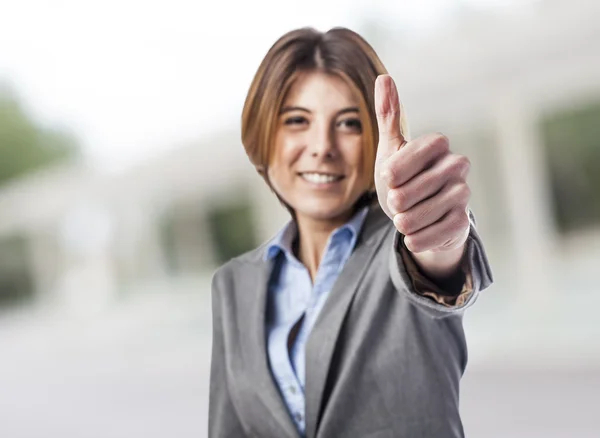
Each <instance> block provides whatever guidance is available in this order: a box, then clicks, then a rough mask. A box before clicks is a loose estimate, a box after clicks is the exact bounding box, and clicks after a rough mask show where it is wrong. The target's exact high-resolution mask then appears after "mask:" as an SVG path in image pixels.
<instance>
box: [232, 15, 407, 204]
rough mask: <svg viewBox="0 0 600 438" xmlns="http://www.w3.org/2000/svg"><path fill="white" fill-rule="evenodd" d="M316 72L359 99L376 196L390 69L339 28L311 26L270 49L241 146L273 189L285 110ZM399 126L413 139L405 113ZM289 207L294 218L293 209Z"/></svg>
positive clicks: (250, 99) (253, 90)
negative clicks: (378, 84)
mask: <svg viewBox="0 0 600 438" xmlns="http://www.w3.org/2000/svg"><path fill="white" fill-rule="evenodd" d="M313 71H320V72H325V73H327V74H331V75H335V76H338V77H340V78H341V79H342V80H344V81H345V83H346V84H347V85H348V86H349V87H350V89H351V90H352V91H353V92H354V93H355V96H356V97H357V98H358V101H359V114H360V118H361V123H362V125H363V148H364V149H363V160H362V161H363V166H365V167H364V168H363V171H364V172H366V175H367V178H368V181H370V187H369V188H368V189H367V190H368V192H373V190H374V187H375V184H374V178H373V176H374V175H373V170H374V166H375V156H376V152H377V144H378V141H379V135H378V129H377V119H376V115H375V102H374V100H375V99H374V87H375V80H376V79H377V76H379V75H381V74H386V73H387V70H386V68H385V67H384V65H383V63H382V62H381V60H380V59H379V57H378V56H377V54H376V53H375V50H373V48H372V47H371V46H370V45H369V43H367V41H365V39H364V38H362V37H361V36H360V35H359V34H357V33H356V32H354V31H352V30H350V29H346V28H341V27H336V28H333V29H330V30H329V31H327V32H319V31H317V30H315V29H313V28H308V27H307V28H300V29H296V30H292V31H290V32H288V33H286V34H285V35H283V36H282V37H281V38H279V40H277V41H276V42H275V44H273V46H272V47H271V48H270V49H269V51H268V52H267V54H266V56H265V57H264V59H263V60H262V62H261V64H260V66H259V68H258V71H257V72H256V74H255V76H254V79H253V80H252V84H251V85H250V89H249V91H248V95H247V96H246V101H245V103H244V109H243V112H242V144H243V145H244V148H245V150H246V153H247V154H248V157H249V159H250V162H251V163H252V164H253V165H254V166H255V167H256V170H257V171H258V172H259V173H260V175H261V176H262V177H263V178H264V179H265V181H266V182H267V184H268V185H269V187H271V189H272V190H273V188H272V186H271V184H270V182H269V180H268V173H267V169H268V166H269V164H270V162H271V159H272V157H273V155H274V154H273V152H274V137H275V133H276V127H277V124H276V121H277V118H278V115H279V112H280V110H281V106H282V105H283V101H284V100H285V98H286V95H287V93H288V91H289V90H290V87H291V86H292V84H293V83H294V81H295V80H296V79H297V78H298V77H299V76H300V75H301V74H303V73H308V72H313ZM400 124H401V132H402V133H404V134H406V136H405V138H408V124H407V121H406V117H405V112H404V111H401V122H400ZM275 194H276V195H277V196H278V197H279V195H278V194H277V193H275ZM279 199H280V201H282V200H281V198H279ZM282 202H283V201H282ZM283 204H284V205H286V204H285V202H283ZM286 207H287V208H288V210H290V212H291V213H292V215H293V212H292V211H291V209H290V207H289V206H287V205H286Z"/></svg>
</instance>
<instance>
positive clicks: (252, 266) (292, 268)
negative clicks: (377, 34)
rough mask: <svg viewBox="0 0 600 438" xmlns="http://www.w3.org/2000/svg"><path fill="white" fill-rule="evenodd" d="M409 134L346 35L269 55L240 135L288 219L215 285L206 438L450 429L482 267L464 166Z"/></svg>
mask: <svg viewBox="0 0 600 438" xmlns="http://www.w3.org/2000/svg"><path fill="white" fill-rule="evenodd" d="M407 128H408V127H407V123H406V117H405V114H404V111H403V110H402V106H401V103H400V101H399V99H398V96H397V92H396V89H395V85H394V84H393V82H392V81H391V78H390V77H389V76H387V75H386V70H385V68H384V66H383V64H382V63H381V61H380V60H379V58H378V57H377V54H376V53H375V52H374V51H373V49H372V48H371V47H370V46H369V44H367V42H366V41H365V40H364V39H363V38H362V37H360V36H359V35H358V34H356V33H354V32H352V31H350V30H348V29H341V28H336V29H332V30H330V31H328V32H326V33H321V32H318V31H316V30H313V29H308V28H305V29H299V30H295V31H292V32H289V33H288V34H286V35H284V36H283V37H281V39H279V40H278V41H277V42H276V43H275V44H274V45H273V47H272V48H271V49H270V50H269V52H268V53H267V55H266V57H265V58H264V60H263V62H262V63H261V65H260V67H259V69H258V72H257V73H256V76H255V78H254V80H253V82H252V85H251V87H250V90H249V92H248V96H247V99H246V103H245V106H244V111H243V117H242V142H243V144H244V147H245V149H246V152H247V154H248V157H249V158H250V161H251V162H252V163H253V164H254V166H255V167H256V169H257V171H258V172H259V173H260V175H261V176H262V177H263V178H264V180H265V181H266V183H267V184H268V185H269V187H270V188H271V190H272V191H273V192H274V193H275V195H276V196H277V197H278V198H279V200H280V201H281V202H282V204H283V205H284V206H285V207H286V208H287V210H288V211H289V212H290V215H291V220H290V222H289V223H288V224H287V225H286V226H285V227H284V228H283V229H282V230H281V232H280V233H279V234H277V235H276V236H275V237H274V238H273V239H272V240H270V241H269V242H267V243H266V244H264V245H262V246H260V247H259V248H257V249H255V250H252V251H250V252H248V253H245V254H243V255H241V256H239V257H236V258H234V259H233V260H230V261H229V262H227V263H225V265H224V266H222V267H221V268H220V269H219V270H218V272H217V273H216V274H215V276H214V277H213V285H212V300H213V352H212V365H211V382H210V412H209V436H210V437H215V438H216V437H219V438H223V437H225V438H228V437H231V438H234V437H236V438H238V437H246V436H248V437H250V436H253V437H266V438H268V437H298V436H300V437H304V436H306V437H311V438H312V437H323V438H326V437H347V438H352V437H375V436H377V437H422V436H423V437H425V436H426V437H428V438H429V437H430V438H442V437H443V438H448V437H452V438H455V437H461V436H463V432H462V425H461V421H460V416H459V413H458V383H459V380H460V377H461V376H462V374H463V372H464V369H465V366H466V357H467V354H466V344H465V339H464V332H463V328H462V319H461V315H462V311H463V310H464V309H465V308H467V307H468V306H469V305H471V304H472V303H473V302H474V301H475V299H476V297H477V294H478V293H479V291H480V290H482V289H484V288H485V287H487V286H488V285H489V284H490V283H491V273H490V270H489V266H488V264H487V258H486V256H485V252H484V250H483V246H482V244H481V242H480V239H479V237H478V235H477V232H476V231H475V228H474V225H473V222H472V221H470V220H469V216H468V209H467V208H466V203H467V201H468V194H469V190H468V187H467V186H466V183H465V178H466V174H467V171H468V161H466V159H465V158H464V157H460V156H457V155H455V154H452V153H450V151H449V149H448V141H447V139H446V138H445V137H443V136H441V135H439V134H436V135H429V136H425V137H423V138H419V139H416V140H415V141H409V135H408V129H407ZM408 242H410V244H411V246H414V247H417V248H419V252H418V253H417V251H414V252H411V250H409V249H408V246H407V245H408Z"/></svg>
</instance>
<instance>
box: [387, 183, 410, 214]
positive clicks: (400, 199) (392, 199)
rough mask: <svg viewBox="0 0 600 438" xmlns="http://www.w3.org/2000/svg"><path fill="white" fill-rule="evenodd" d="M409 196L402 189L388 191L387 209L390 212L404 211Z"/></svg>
mask: <svg viewBox="0 0 600 438" xmlns="http://www.w3.org/2000/svg"><path fill="white" fill-rule="evenodd" d="M408 199H409V195H408V193H407V192H406V190H405V189H403V188H397V189H392V190H390V192H389V194H388V207H389V208H390V210H392V211H394V212H396V213H400V212H402V211H404V210H406V207H407V205H408Z"/></svg>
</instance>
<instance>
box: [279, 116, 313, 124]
mask: <svg viewBox="0 0 600 438" xmlns="http://www.w3.org/2000/svg"><path fill="white" fill-rule="evenodd" d="M307 122H308V120H306V118H305V117H301V116H296V117H288V118H287V119H285V121H284V123H285V124H286V125H301V124H303V123H307Z"/></svg>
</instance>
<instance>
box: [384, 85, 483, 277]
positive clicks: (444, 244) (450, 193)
mask: <svg viewBox="0 0 600 438" xmlns="http://www.w3.org/2000/svg"><path fill="white" fill-rule="evenodd" d="M375 108H376V113H377V124H378V127H379V145H378V148H377V157H376V160H375V186H376V189H377V196H378V199H379V204H380V205H381V207H382V208H383V210H384V211H385V213H386V214H387V215H388V216H389V217H390V219H392V220H393V222H394V225H395V226H396V228H397V229H398V231H399V232H400V233H402V234H404V235H405V238H404V243H405V245H406V247H407V248H408V249H409V250H410V251H411V252H412V253H414V254H415V255H417V254H420V253H427V252H433V253H436V252H442V251H444V252H446V251H447V252H448V253H447V254H446V257H443V256H441V255H439V256H437V257H436V256H431V257H427V256H426V254H423V256H422V257H420V258H419V257H416V259H417V260H419V259H420V261H421V262H422V263H423V264H425V265H427V264H428V263H429V264H430V265H431V266H430V267H431V268H432V270H433V271H434V272H436V273H438V274H440V275H445V274H448V272H451V269H453V268H454V267H456V265H457V263H458V261H459V260H460V257H461V255H462V250H463V248H464V245H465V242H466V240H467V237H468V235H469V229H470V222H469V216H468V207H467V205H468V202H469V199H470V196H471V191H470V189H469V186H468V184H467V180H466V179H467V174H468V172H469V168H470V162H469V160H468V159H467V158H466V157H464V156H462V155H457V154H453V153H452V152H451V151H450V147H449V141H448V139H447V138H446V137H445V136H443V135H441V134H427V135H424V136H421V137H419V138H416V139H415V140H409V139H408V138H405V136H404V133H403V132H402V129H401V126H400V115H401V106H400V100H399V98H398V90H397V89H396V85H395V84H394V81H393V80H392V78H391V77H390V76H388V75H382V76H380V77H378V78H377V81H376V82H375ZM436 263H437V265H436ZM423 264H422V267H423ZM425 267H427V266H425Z"/></svg>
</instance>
